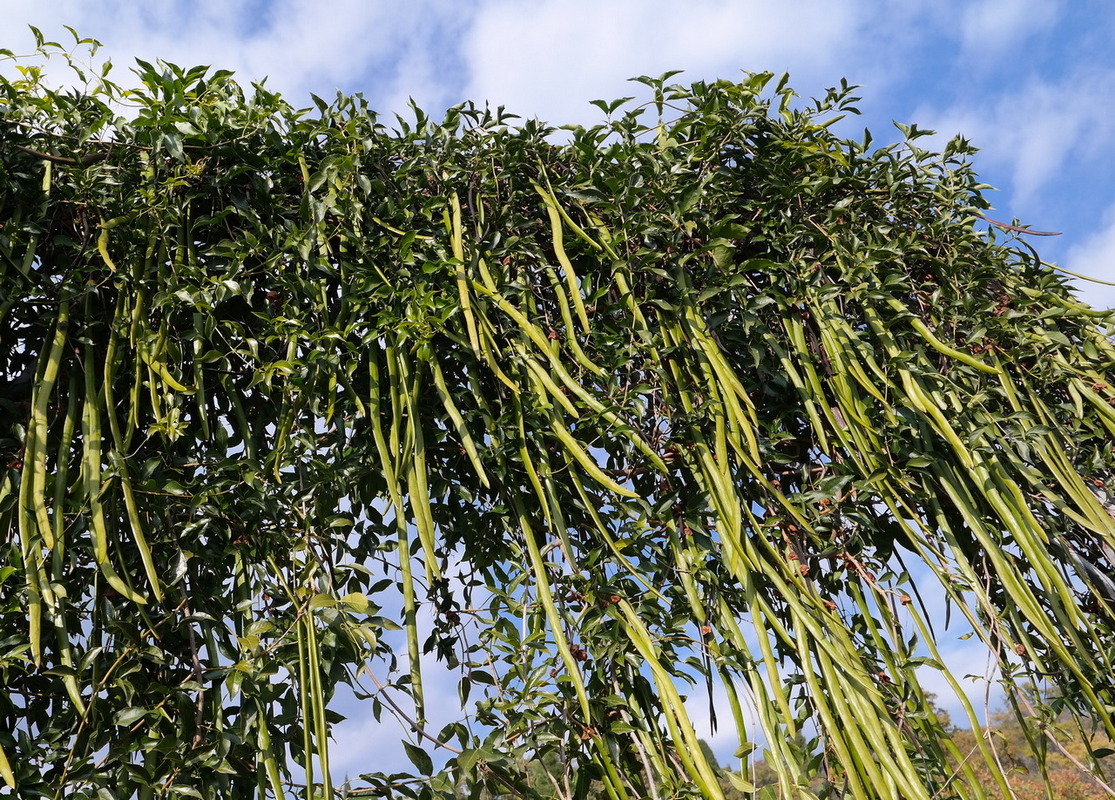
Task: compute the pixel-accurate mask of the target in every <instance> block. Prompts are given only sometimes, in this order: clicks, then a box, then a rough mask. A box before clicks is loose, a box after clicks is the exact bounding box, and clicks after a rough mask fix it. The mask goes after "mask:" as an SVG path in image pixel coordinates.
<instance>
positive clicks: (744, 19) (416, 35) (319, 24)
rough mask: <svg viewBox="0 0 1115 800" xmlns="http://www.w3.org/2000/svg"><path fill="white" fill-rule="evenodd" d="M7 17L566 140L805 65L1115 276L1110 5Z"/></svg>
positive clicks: (888, 132)
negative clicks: (642, 108) (494, 111)
mask: <svg viewBox="0 0 1115 800" xmlns="http://www.w3.org/2000/svg"><path fill="white" fill-rule="evenodd" d="M0 8H2V9H3V11H4V33H3V35H2V36H0V48H8V49H11V50H14V51H16V52H28V51H29V50H30V49H31V41H32V40H31V36H30V34H29V33H28V31H27V29H26V26H27V25H35V26H37V27H38V28H40V29H41V30H42V31H43V33H44V34H46V35H47V37H48V38H53V39H56V40H59V41H65V40H66V39H67V38H68V36H69V35H68V34H67V33H66V32H65V31H64V30H63V28H62V26H63V25H69V26H71V27H73V28H75V29H76V30H77V31H78V32H79V33H80V34H81V35H83V36H91V37H94V38H97V39H98V40H100V41H101V42H102V43H103V44H104V49H103V50H102V52H101V54H102V55H104V56H106V57H108V58H111V59H112V60H113V61H114V63H115V65H116V71H117V73H116V77H117V80H118V81H119V80H121V78H122V76H121V75H120V73H122V72H123V70H124V69H126V68H127V67H129V66H130V65H131V63H132V59H133V58H135V57H139V58H143V59H145V60H154V59H157V58H162V59H164V60H167V61H173V62H175V63H178V64H180V65H183V66H192V65H195V64H210V65H212V66H214V67H215V68H223V69H232V70H235V71H236V73H237V74H238V76H239V77H240V79H241V80H242V81H243V82H249V81H251V80H259V79H261V78H263V77H265V76H266V77H267V78H268V86H269V87H270V88H272V89H276V90H278V91H280V92H282V93H283V94H284V95H285V96H286V97H287V98H288V99H289V100H290V101H291V102H292V103H294V104H295V105H309V93H310V92H313V93H315V94H318V95H321V96H323V97H327V98H328V97H331V96H332V95H333V94H334V92H335V91H336V90H338V89H339V90H342V91H345V92H356V91H359V92H363V93H364V95H365V96H366V97H367V98H368V99H369V100H370V102H371V104H372V106H373V107H374V108H376V109H377V110H378V111H380V112H381V114H383V115H385V117H387V118H388V119H389V118H390V115H391V114H393V113H395V112H398V113H405V112H406V106H407V102H408V99H409V98H413V99H414V100H415V101H416V102H417V103H418V105H419V106H421V107H422V108H423V109H425V110H426V111H427V112H428V113H430V114H432V115H437V114H438V113H440V112H441V111H443V110H444V109H445V108H446V107H447V106H449V105H452V104H454V103H457V102H460V101H462V100H466V99H469V100H474V101H477V102H483V101H489V102H491V103H492V104H493V105H504V106H506V107H507V108H508V109H509V110H511V111H513V112H515V113H518V114H520V115H522V116H526V117H530V116H537V117H540V118H542V119H544V120H546V121H548V122H550V123H552V124H555V125H560V124H565V123H572V122H577V123H591V122H593V121H596V120H597V119H598V118H599V114H600V112H599V110H598V109H596V108H594V107H593V106H591V105H589V101H590V100H593V99H597V98H607V99H610V98H616V97H620V96H624V95H628V94H634V93H635V89H636V85H633V84H630V83H627V82H626V79H627V78H629V77H632V76H636V75H644V74H647V75H658V74H661V73H663V72H665V71H667V70H670V69H682V70H685V73H684V74H683V75H680V76H678V77H677V78H676V80H679V81H683V80H698V79H711V78H717V77H723V78H734V77H736V76H738V75H739V74H740V70H754V71H764V70H770V71H774V72H779V73H780V72H789V73H790V76H791V80H790V85H791V86H793V87H795V88H796V90H797V91H798V92H799V93H800V94H801V95H803V96H805V97H809V96H812V95H820V94H821V93H823V91H824V89H825V88H826V87H828V86H832V85H834V84H837V83H838V82H839V81H840V79H841V78H847V79H848V81H849V82H851V83H856V84H861V86H862V88H861V89H860V91H859V94H860V95H861V96H862V97H863V100H862V102H861V103H859V107H860V109H861V110H862V111H863V112H864V113H863V116H862V117H861V118H858V119H853V120H851V121H848V122H845V123H842V124H843V125H844V127H843V132H844V133H845V134H846V135H848V136H849V137H855V138H859V136H860V135H861V133H862V129H863V128H864V127H869V128H870V129H871V131H872V133H873V135H874V136H875V140H876V142H878V143H879V144H883V143H885V142H888V141H892V140H894V139H895V138H897V136H898V134H897V131H895V130H894V128H893V127H892V125H891V122H892V121H894V120H897V121H899V122H904V123H910V122H916V123H917V124H918V125H919V127H923V128H931V129H935V130H938V131H939V132H940V137H939V139H938V140H937V141H938V143H943V142H944V141H945V140H946V139H948V138H951V136H953V135H955V134H957V133H959V134H962V135H964V136H965V137H966V138H968V139H969V140H971V141H972V142H973V143H974V144H975V145H976V146H978V147H980V148H981V152H980V153H979V154H978V155H977V156H976V158H975V163H976V168H977V171H978V172H979V173H980V175H981V177H982V179H983V180H984V182H985V183H988V184H991V185H993V186H995V187H997V189H998V191H996V192H993V193H991V194H990V195H989V198H990V200H991V202H992V203H993V205H994V207H995V209H994V211H991V212H989V216H992V217H994V218H996V219H1000V220H1004V221H1009V220H1010V219H1012V218H1018V219H1020V220H1021V221H1022V222H1023V223H1024V224H1027V225H1031V226H1032V227H1034V228H1035V229H1038V230H1043V231H1060V232H1062V235H1061V236H1058V237H1048V238H1042V239H1031V240H1030V241H1031V243H1032V244H1034V245H1035V246H1037V247H1038V248H1039V250H1040V252H1041V253H1042V255H1043V257H1044V258H1045V259H1046V260H1048V261H1052V262H1056V263H1058V264H1060V265H1061V266H1063V267H1065V268H1067V269H1069V270H1072V271H1074V272H1079V273H1082V274H1085V275H1089V276H1091V277H1094V278H1099V279H1103V280H1108V281H1115V112H1113V110H1112V106H1113V105H1115V48H1113V47H1112V43H1113V42H1115V5H1113V4H1111V3H1110V2H1109V0H963V1H958V0H903V2H892V3H885V2H882V1H881V0H780V2H760V0H735V2H731V1H730V0H686V2H684V3H681V2H666V1H665V0H642V1H641V2H640V1H639V0H591V1H588V0H532V2H525V1H523V0H476V1H475V2H461V0H455V1H454V0H333V1H332V2H320V0H317V1H316V2H313V1H311V0H274V2H268V1H267V0H163V1H162V2H150V1H149V2H135V1H133V2H124V1H123V0H0ZM125 82H126V81H125ZM1080 290H1081V295H1082V297H1083V298H1084V299H1085V300H1086V301H1088V302H1090V303H1092V304H1093V305H1096V306H1115V287H1108V286H1102V285H1097V284H1089V283H1081V284H1080ZM947 649H948V650H949V651H950V654H951V658H950V661H951V662H952V663H953V664H954V666H956V667H957V669H958V672H959V674H961V675H963V674H965V673H966V672H974V673H982V672H983V671H984V669H985V664H984V661H983V659H982V658H980V657H979V656H978V654H974V653H973V652H972V651H971V649H970V648H968V647H966V646H962V645H960V644H959V643H953V642H950V643H948V644H947ZM969 659H971V663H967V661H968V660H969ZM431 688H432V689H433V690H434V692H436V700H435V703H441V704H446V705H448V706H450V707H452V706H453V705H454V704H455V703H456V691H455V687H454V684H453V683H448V682H440V683H439V682H437V681H434V682H433V684H432V686H431ZM443 701H444V702H443ZM431 705H434V703H432V704H431ZM949 705H951V704H949ZM694 713H695V716H700V714H701V712H700V710H699V708H694ZM725 733H726V732H725ZM398 734H399V731H390V732H385V731H383V730H381V729H380V728H378V727H377V726H376V725H375V724H374V723H373V722H371V721H365V720H362V719H355V720H354V721H353V722H352V723H349V724H347V725H346V726H344V727H343V728H342V732H341V734H340V735H339V737H338V743H337V749H338V751H339V752H338V753H337V754H336V755H335V757H334V763H335V764H336V765H337V766H338V772H339V773H341V774H343V772H344V771H345V770H350V771H352V772H353V773H356V772H359V771H360V770H361V769H362V768H370V767H373V766H376V764H374V763H372V762H379V764H378V767H377V768H388V767H389V765H387V764H384V763H382V761H381V759H382V758H383V757H385V756H387V757H391V756H390V755H389V754H390V753H394V752H397V750H392V749H386V750H385V749H383V748H389V745H388V743H389V742H391V741H395V740H397V738H398ZM716 744H718V745H721V747H718V748H717V749H718V751H719V752H722V753H723V752H724V750H725V749H726V751H727V754H730V752H731V750H732V749H734V747H732V746H730V744H729V743H728V742H727V740H726V739H725V740H724V741H723V742H721V741H719V739H718V740H717V741H716ZM398 752H401V751H398ZM399 766H402V764H401V762H400V765H399Z"/></svg>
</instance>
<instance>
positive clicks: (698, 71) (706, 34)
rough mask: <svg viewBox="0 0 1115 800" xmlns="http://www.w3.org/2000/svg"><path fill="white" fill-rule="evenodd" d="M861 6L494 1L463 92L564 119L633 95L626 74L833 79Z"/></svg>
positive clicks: (713, 0)
mask: <svg viewBox="0 0 1115 800" xmlns="http://www.w3.org/2000/svg"><path fill="white" fill-rule="evenodd" d="M857 8H858V4H856V3H827V2H823V0H807V2H802V3H797V4H793V5H790V4H786V5H773V4H770V3H761V2H754V1H750V2H728V1H727V0H697V1H696V2H690V3H686V4H677V3H672V2H666V0H649V1H647V2H636V0H615V2H608V3H600V2H591V1H590V0H574V1H573V2H569V0H543V1H542V2H532V3H525V2H519V1H518V0H494V1H493V2H491V3H489V4H488V6H487V7H486V9H485V10H484V12H483V13H481V14H480V15H478V17H477V19H476V24H475V26H474V27H473V29H472V31H471V33H470V35H469V36H468V38H467V41H466V42H465V45H464V54H465V58H466V60H467V63H468V65H469V72H470V77H471V80H470V83H469V85H468V87H467V91H466V94H467V95H468V96H469V97H472V98H474V99H477V100H485V99H487V100H490V101H492V102H494V103H498V104H502V105H506V106H507V107H508V108H509V109H510V110H512V111H515V112H516V113H520V114H523V115H525V116H541V117H543V118H545V119H547V120H548V121H550V122H554V123H564V122H571V121H582V122H583V121H586V120H587V119H596V118H597V117H598V116H599V112H597V111H596V110H595V109H593V108H591V107H590V106H589V105H588V101H589V100H592V99H595V98H605V99H611V98H613V97H618V96H622V95H624V94H633V93H634V91H633V90H634V87H632V86H631V85H630V84H626V83H624V81H625V80H626V79H627V78H630V77H633V76H637V75H644V74H645V75H651V76H657V75H660V74H661V73H663V72H666V71H667V70H670V69H682V68H684V69H685V70H686V73H685V74H684V75H682V76H679V77H678V80H679V81H680V80H695V79H698V78H711V77H724V78H729V79H734V78H736V77H738V76H739V74H740V70H741V69H749V70H756V71H761V70H774V71H786V70H789V71H790V72H791V75H792V77H794V85H797V86H801V85H803V84H809V83H811V82H813V81H817V82H820V81H824V84H823V85H830V84H832V83H834V82H836V81H837V80H838V79H839V76H840V73H839V72H838V71H837V69H836V65H837V64H838V63H839V61H840V60H841V57H842V55H844V54H845V52H846V51H847V50H848V49H849V48H850V47H851V45H852V44H853V42H854V40H855V33H856V30H857V26H858V24H859V22H858V17H859V13H858V11H857Z"/></svg>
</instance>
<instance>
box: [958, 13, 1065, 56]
mask: <svg viewBox="0 0 1115 800" xmlns="http://www.w3.org/2000/svg"><path fill="white" fill-rule="evenodd" d="M1062 5H1063V3H1062V2H1061V0H1028V1H1027V0H980V2H973V3H970V4H968V5H967V6H966V7H965V8H964V10H963V13H962V15H961V18H960V37H961V41H962V42H963V46H964V54H965V56H966V57H967V58H969V59H972V58H975V59H977V60H981V61H988V60H991V59H994V58H998V57H1001V56H1002V54H1003V53H1004V52H1005V51H1007V50H1009V49H1010V48H1012V47H1017V46H1018V45H1020V44H1022V43H1023V42H1025V41H1026V40H1027V39H1028V38H1030V37H1031V36H1033V35H1035V34H1038V33H1040V32H1041V31H1042V30H1045V29H1048V28H1049V27H1050V26H1051V25H1052V23H1053V22H1054V20H1055V19H1056V18H1057V15H1058V13H1059V11H1060V7H1061V6H1062Z"/></svg>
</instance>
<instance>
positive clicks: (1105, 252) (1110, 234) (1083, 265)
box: [1065, 204, 1115, 308]
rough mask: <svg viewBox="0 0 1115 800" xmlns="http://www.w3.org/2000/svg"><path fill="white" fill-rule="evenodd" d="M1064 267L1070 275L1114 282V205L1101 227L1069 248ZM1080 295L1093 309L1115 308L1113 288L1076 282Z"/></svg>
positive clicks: (1106, 214)
mask: <svg viewBox="0 0 1115 800" xmlns="http://www.w3.org/2000/svg"><path fill="white" fill-rule="evenodd" d="M1065 264H1066V266H1067V268H1068V269H1071V270H1072V271H1073V272H1077V273H1080V274H1081V275H1086V276H1088V277H1089V278H1097V279H1099V280H1102V281H1107V282H1115V204H1112V205H1111V206H1110V207H1109V208H1108V209H1107V212H1106V213H1105V214H1104V218H1103V227H1101V228H1100V229H1099V230H1096V231H1094V232H1093V233H1092V234H1091V235H1090V236H1088V237H1087V238H1085V239H1083V241H1081V242H1080V243H1079V244H1078V245H1076V246H1074V247H1072V248H1070V249H1069V251H1068V254H1067V256H1066V258H1065ZM1076 285H1077V287H1078V289H1079V292H1080V296H1081V297H1082V298H1083V299H1084V300H1085V301H1086V302H1087V303H1089V304H1090V305H1091V306H1093V307H1095V308H1115V286H1105V285H1103V284H1098V283H1092V282H1089V281H1077V282H1076Z"/></svg>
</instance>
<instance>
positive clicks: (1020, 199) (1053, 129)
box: [916, 67, 1115, 213]
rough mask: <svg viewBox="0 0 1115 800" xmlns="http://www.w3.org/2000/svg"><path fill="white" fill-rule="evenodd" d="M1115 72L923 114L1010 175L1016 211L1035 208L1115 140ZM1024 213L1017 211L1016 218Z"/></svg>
mask: <svg viewBox="0 0 1115 800" xmlns="http://www.w3.org/2000/svg"><path fill="white" fill-rule="evenodd" d="M1112 97H1115V70H1098V69H1091V68H1087V67H1082V68H1080V69H1078V70H1075V71H1074V72H1073V73H1072V74H1070V75H1068V76H1066V77H1064V78H1063V79H1060V80H1042V79H1040V78H1036V77H1035V78H1031V79H1029V80H1027V81H1025V82H1024V83H1020V84H1017V85H1012V86H1007V87H1002V88H1001V89H1000V90H999V92H998V93H997V94H995V95H993V96H990V97H966V98H965V99H963V100H961V101H959V102H957V103H955V104H953V105H951V106H950V107H947V108H944V109H940V110H938V109H933V108H930V107H929V106H923V107H922V108H921V109H920V110H919V112H918V113H917V114H916V116H917V118H918V119H919V120H922V121H923V122H924V125H925V127H932V128H935V129H936V130H937V131H938V132H939V133H940V134H941V135H942V136H945V137H951V136H953V135H955V134H957V133H961V134H963V135H964V136H965V137H966V138H968V139H969V140H971V141H972V142H973V144H975V145H976V146H977V147H979V148H980V149H981V151H982V152H981V153H980V155H979V156H978V160H979V162H980V163H981V164H983V165H987V164H991V165H993V166H994V167H997V168H1000V169H1003V170H1004V171H1005V172H1006V173H1007V174H1008V175H1009V176H1010V186H1007V187H1003V188H1006V189H1009V190H1011V194H1012V200H1013V208H1012V210H1014V209H1018V210H1021V209H1024V208H1026V207H1031V208H1033V207H1035V206H1036V205H1037V203H1036V202H1035V201H1037V200H1038V199H1039V196H1040V195H1041V193H1042V192H1044V191H1045V190H1047V189H1048V187H1049V186H1050V184H1051V183H1053V182H1055V181H1056V179H1057V178H1058V176H1059V174H1060V173H1061V170H1062V169H1063V168H1064V167H1065V165H1066V163H1068V162H1069V161H1070V160H1082V159H1088V158H1093V157H1095V156H1097V155H1098V154H1099V151H1100V149H1101V148H1103V147H1106V146H1107V143H1110V141H1111V139H1112V137H1113V136H1115V118H1113V117H1112V116H1111V114H1110V112H1109V108H1108V106H1109V102H1110V98H1112ZM1016 213H1017V212H1016Z"/></svg>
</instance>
